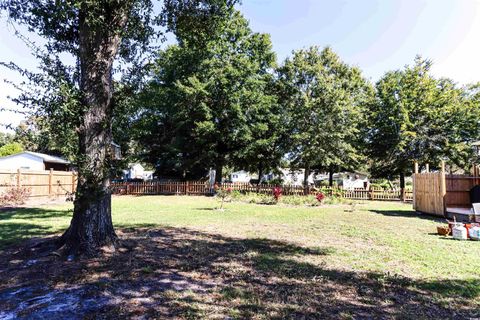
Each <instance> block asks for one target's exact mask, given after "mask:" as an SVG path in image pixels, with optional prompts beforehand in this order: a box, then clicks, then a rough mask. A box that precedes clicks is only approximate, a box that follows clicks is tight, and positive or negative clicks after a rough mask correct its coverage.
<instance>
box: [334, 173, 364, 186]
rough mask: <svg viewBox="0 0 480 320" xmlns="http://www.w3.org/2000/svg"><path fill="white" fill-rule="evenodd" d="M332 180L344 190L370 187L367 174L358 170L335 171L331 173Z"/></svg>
mask: <svg viewBox="0 0 480 320" xmlns="http://www.w3.org/2000/svg"><path fill="white" fill-rule="evenodd" d="M333 181H335V182H336V184H337V185H338V186H339V187H342V188H343V189H346V190H352V189H368V188H369V187H370V181H369V180H368V176H367V175H366V174H363V173H358V172H341V173H335V174H333Z"/></svg>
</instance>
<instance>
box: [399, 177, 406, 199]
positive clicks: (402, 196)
mask: <svg viewBox="0 0 480 320" xmlns="http://www.w3.org/2000/svg"><path fill="white" fill-rule="evenodd" d="M400 200H402V201H404V200H405V172H403V170H402V171H401V172H400Z"/></svg>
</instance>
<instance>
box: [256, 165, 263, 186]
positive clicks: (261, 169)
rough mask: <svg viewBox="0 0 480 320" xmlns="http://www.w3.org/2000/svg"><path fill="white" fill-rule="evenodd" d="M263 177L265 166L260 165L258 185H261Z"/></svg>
mask: <svg viewBox="0 0 480 320" xmlns="http://www.w3.org/2000/svg"><path fill="white" fill-rule="evenodd" d="M262 176H263V165H262V164H259V165H258V183H257V184H260V183H261V182H262Z"/></svg>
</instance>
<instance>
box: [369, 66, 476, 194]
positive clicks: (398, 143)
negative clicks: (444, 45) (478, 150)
mask: <svg viewBox="0 0 480 320" xmlns="http://www.w3.org/2000/svg"><path fill="white" fill-rule="evenodd" d="M430 68H431V62H430V61H428V60H424V59H422V58H420V57H417V58H416V59H415V64H414V65H413V66H411V67H406V68H405V70H402V71H393V72H388V73H386V74H385V75H384V76H383V77H382V79H380V80H379V81H378V83H377V85H376V88H377V94H376V96H377V97H376V103H374V104H371V105H370V110H369V113H368V114H369V115H370V130H369V135H368V143H369V155H370V157H371V158H372V168H371V171H372V173H373V174H374V175H375V176H379V177H389V178H392V177H394V176H400V187H401V188H404V186H405V175H406V174H408V173H411V170H412V168H413V161H414V160H418V161H419V162H421V163H430V164H433V165H436V164H438V163H439V162H440V160H446V159H450V160H451V161H453V162H454V163H455V164H456V165H458V166H460V167H465V165H467V162H468V160H467V159H469V158H471V155H472V154H471V152H472V148H471V147H470V146H469V145H468V144H467V143H466V142H468V141H471V140H473V139H476V137H478V133H479V131H478V130H479V127H478V115H479V113H478V112H479V111H478V107H475V106H474V103H473V102H472V101H470V102H469V101H468V99H467V95H466V94H465V92H464V91H463V90H461V89H460V88H457V87H456V86H455V84H454V83H453V82H452V81H450V80H446V79H441V80H437V79H435V78H434V77H433V76H431V74H430ZM467 166H468V165H467Z"/></svg>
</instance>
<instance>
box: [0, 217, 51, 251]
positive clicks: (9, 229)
mask: <svg viewBox="0 0 480 320" xmlns="http://www.w3.org/2000/svg"><path fill="white" fill-rule="evenodd" d="M53 232H54V231H53V230H52V229H50V228H49V227H44V226H40V225H37V224H32V223H21V222H3V223H0V250H2V249H4V248H6V247H8V246H10V245H12V244H15V243H18V242H19V241H21V240H23V239H31V238H33V237H45V236H46V235H49V234H52V233H53Z"/></svg>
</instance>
